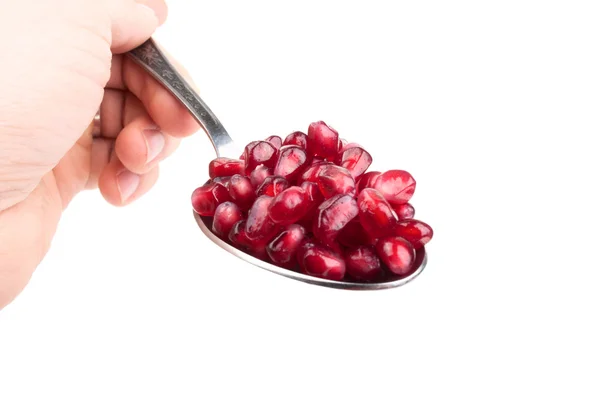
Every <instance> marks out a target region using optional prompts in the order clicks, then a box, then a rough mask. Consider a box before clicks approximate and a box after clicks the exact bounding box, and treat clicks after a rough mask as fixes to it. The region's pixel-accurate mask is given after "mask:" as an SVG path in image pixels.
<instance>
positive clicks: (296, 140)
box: [283, 131, 308, 149]
mask: <svg viewBox="0 0 600 398" xmlns="http://www.w3.org/2000/svg"><path fill="white" fill-rule="evenodd" d="M307 141H308V136H307V135H306V134H304V133H303V132H301V131H295V132H293V133H291V134H290V135H288V136H287V137H285V140H284V141H283V145H296V146H299V147H300V148H302V149H306V147H307V145H306V143H307Z"/></svg>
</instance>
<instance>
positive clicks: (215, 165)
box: [208, 158, 244, 178]
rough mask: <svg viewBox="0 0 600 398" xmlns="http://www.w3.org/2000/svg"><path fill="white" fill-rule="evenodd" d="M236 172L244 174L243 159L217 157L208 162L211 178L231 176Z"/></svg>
mask: <svg viewBox="0 0 600 398" xmlns="http://www.w3.org/2000/svg"><path fill="white" fill-rule="evenodd" d="M234 174H244V161H243V160H236V159H229V158H216V159H214V160H212V161H211V162H210V163H209V164H208V175H209V176H210V178H215V177H231V176H232V175H234Z"/></svg>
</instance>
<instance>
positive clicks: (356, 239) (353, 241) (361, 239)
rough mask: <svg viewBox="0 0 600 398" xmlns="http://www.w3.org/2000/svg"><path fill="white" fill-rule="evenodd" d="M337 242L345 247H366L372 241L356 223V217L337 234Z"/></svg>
mask: <svg viewBox="0 0 600 398" xmlns="http://www.w3.org/2000/svg"><path fill="white" fill-rule="evenodd" d="M337 240H338V241H339V242H340V243H341V244H342V245H344V246H345V247H356V246H368V245H372V244H373V239H372V238H371V237H370V236H369V234H368V233H367V231H365V229H364V228H363V226H362V225H361V224H360V221H358V217H357V218H355V219H353V220H352V221H350V222H349V223H348V224H347V225H346V226H345V227H344V228H342V230H341V231H340V233H339V234H338V237H337Z"/></svg>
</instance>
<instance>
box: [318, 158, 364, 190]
mask: <svg viewBox="0 0 600 398" xmlns="http://www.w3.org/2000/svg"><path fill="white" fill-rule="evenodd" d="M317 185H319V189H320V190H321V193H322V194H323V196H324V197H325V198H331V197H332V196H335V195H340V194H342V195H343V194H350V195H353V196H354V193H355V192H356V186H355V183H354V178H352V175H351V174H350V172H349V171H348V170H346V169H344V168H343V167H340V166H336V165H333V164H330V165H327V166H325V167H323V168H322V169H321V171H320V172H319V175H317Z"/></svg>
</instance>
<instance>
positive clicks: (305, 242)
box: [296, 228, 317, 264]
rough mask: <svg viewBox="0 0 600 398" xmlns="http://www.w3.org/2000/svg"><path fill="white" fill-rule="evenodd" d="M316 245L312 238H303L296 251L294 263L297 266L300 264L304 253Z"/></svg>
mask: <svg viewBox="0 0 600 398" xmlns="http://www.w3.org/2000/svg"><path fill="white" fill-rule="evenodd" d="M304 231H305V233H306V231H307V229H306V228H305V229H304ZM316 245H317V242H316V240H315V239H314V238H310V237H307V236H305V237H304V239H302V242H300V246H298V250H296V262H297V263H298V264H302V259H303V258H304V254H305V253H306V251H307V250H308V249H310V248H311V247H314V246H316Z"/></svg>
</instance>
